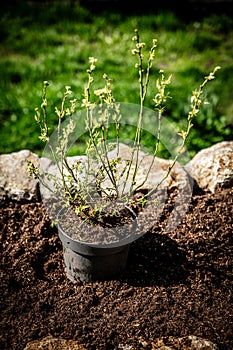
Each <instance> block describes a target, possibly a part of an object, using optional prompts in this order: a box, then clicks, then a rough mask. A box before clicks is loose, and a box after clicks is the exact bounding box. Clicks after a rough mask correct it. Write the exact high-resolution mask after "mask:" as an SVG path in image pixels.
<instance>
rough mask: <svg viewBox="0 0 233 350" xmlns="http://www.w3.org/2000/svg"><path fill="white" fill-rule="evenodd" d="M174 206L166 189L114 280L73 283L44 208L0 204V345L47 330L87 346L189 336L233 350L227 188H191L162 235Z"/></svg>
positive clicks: (231, 224) (136, 344)
mask: <svg viewBox="0 0 233 350" xmlns="http://www.w3.org/2000/svg"><path fill="white" fill-rule="evenodd" d="M173 205H174V203H173V194H171V196H170V198H168V200H167V203H166V205H165V206H164V208H163V214H162V215H161V216H160V221H159V222H157V221H156V220H155V222H154V225H153V227H152V228H151V229H150V230H149V231H148V232H147V233H146V234H145V235H144V236H143V237H141V238H139V239H138V240H137V241H135V242H134V243H132V244H131V247H130V254H129V259H128V265H127V268H126V270H125V272H124V273H123V274H122V275H121V276H119V277H118V278H117V279H114V280H109V281H104V282H93V283H86V284H82V283H81V282H80V283H76V284H73V283H72V282H71V281H69V279H68V278H67V277H66V275H65V272H64V265H63V256H62V245H61V242H60V240H59V238H58V234H57V229H56V228H55V227H54V228H51V225H50V224H51V223H50V219H49V217H48V215H47V214H46V211H45V209H44V207H43V204H42V203H41V202H37V203H19V202H14V201H9V200H8V201H5V202H3V203H1V211H0V220H1V224H0V240H1V245H0V246H1V270H0V277H1V283H0V303H1V304H0V314H1V325H0V329H1V330H0V348H1V349H2V350H23V349H24V348H25V346H26V344H27V343H28V342H29V341H32V340H36V339H41V338H44V337H46V336H48V335H51V336H53V337H61V338H63V339H70V340H71V339H73V340H77V341H78V342H80V343H81V344H83V345H84V346H85V347H86V348H87V349H88V350H89V349H90V350H93V349H98V350H101V349H122V348H123V347H124V346H125V348H127V345H128V348H130V346H132V347H131V348H130V349H152V343H153V341H154V340H155V339H156V338H159V337H162V336H177V337H180V336H181V337H182V336H187V335H195V336H198V337H202V338H204V339H208V340H210V341H212V342H214V343H215V344H217V346H218V347H219V349H220V350H230V349H233V327H232V314H233V311H232V310H233V303H232V280H233V269H232V262H233V250H232V243H233V240H232V232H233V215H232V214H233V188H225V189H219V190H218V191H217V192H216V194H214V195H213V194H210V193H202V192H201V191H198V190H196V191H195V193H194V194H193V197H192V200H191V202H190V203H189V210H188V212H187V213H186V215H185V217H184V218H183V220H182V221H181V223H180V224H179V226H178V227H177V228H176V229H174V230H173V231H171V232H166V229H165V227H166V225H165V222H166V220H167V217H169V213H170V212H171V210H172V208H173Z"/></svg>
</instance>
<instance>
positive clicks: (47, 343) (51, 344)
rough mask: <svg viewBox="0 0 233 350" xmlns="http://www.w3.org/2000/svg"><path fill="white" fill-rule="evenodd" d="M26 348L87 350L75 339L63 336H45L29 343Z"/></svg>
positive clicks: (35, 349) (38, 349)
mask: <svg viewBox="0 0 233 350" xmlns="http://www.w3.org/2000/svg"><path fill="white" fill-rule="evenodd" d="M24 350H87V349H86V348H85V347H83V345H81V344H79V343H78V342H76V341H74V340H65V339H62V338H53V337H51V336H48V337H45V338H43V339H41V340H34V341H31V342H29V343H27V345H26V347H25V348H24Z"/></svg>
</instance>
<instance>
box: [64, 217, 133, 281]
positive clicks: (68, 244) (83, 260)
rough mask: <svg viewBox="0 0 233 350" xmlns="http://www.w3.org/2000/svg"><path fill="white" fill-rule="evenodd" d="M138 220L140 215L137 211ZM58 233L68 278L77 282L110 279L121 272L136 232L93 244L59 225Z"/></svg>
mask: <svg viewBox="0 0 233 350" xmlns="http://www.w3.org/2000/svg"><path fill="white" fill-rule="evenodd" d="M135 223H136V225H137V217H136V214H135ZM58 234H59V237H60V239H61V241H62V245H63V257H64V263H65V271H66V275H67V277H68V278H69V279H70V280H71V281H72V282H76V281H78V280H81V281H82V282H90V281H96V280H99V281H101V280H108V279H111V278H113V277H115V276H117V275H119V274H120V273H121V272H122V271H123V270H124V269H125V267H126V263H127V258H128V252H129V246H130V243H131V242H132V241H134V240H135V239H136V238H135V235H134V233H133V232H132V235H130V236H129V237H126V238H124V239H122V240H120V241H119V242H114V243H109V244H108V243H107V244H93V243H87V242H80V241H78V240H75V239H73V238H72V237H70V235H68V234H67V233H66V232H64V230H63V229H62V227H61V225H59V224H58Z"/></svg>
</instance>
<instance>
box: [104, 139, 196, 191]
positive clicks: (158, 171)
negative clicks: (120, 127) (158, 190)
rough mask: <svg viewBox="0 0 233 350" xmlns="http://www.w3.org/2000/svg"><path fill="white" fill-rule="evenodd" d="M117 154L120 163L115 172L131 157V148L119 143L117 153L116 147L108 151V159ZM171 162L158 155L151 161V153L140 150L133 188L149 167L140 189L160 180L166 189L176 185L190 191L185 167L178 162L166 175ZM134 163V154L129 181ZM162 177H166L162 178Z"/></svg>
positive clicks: (151, 186)
mask: <svg viewBox="0 0 233 350" xmlns="http://www.w3.org/2000/svg"><path fill="white" fill-rule="evenodd" d="M117 156H119V157H120V159H121V161H120V164H119V165H117V173H118V174H121V173H122V171H123V170H124V166H125V165H126V163H127V161H129V160H130V159H131V148H130V147H129V146H127V145H125V144H120V145H119V151H118V153H117V151H116V149H114V150H113V151H110V152H109V159H114V158H116V157H117ZM172 162H173V161H172V160H168V159H163V158H159V157H155V158H154V161H153V156H152V155H151V154H147V153H145V152H143V151H141V150H140V151H139V156H138V170H137V174H136V177H135V181H136V185H135V188H136V187H137V186H138V185H141V184H142V183H143V182H144V179H145V177H146V176H147V173H148V170H149V169H150V171H149V174H148V176H147V178H146V181H145V182H144V184H143V185H142V187H141V188H142V189H149V190H150V189H152V188H154V187H155V186H156V185H158V184H159V183H160V182H162V183H161V185H160V186H161V187H163V188H166V189H171V188H174V187H177V188H179V189H188V191H190V186H191V185H192V184H191V183H190V178H189V176H188V173H187V172H186V170H185V168H184V167H183V166H181V165H180V163H179V162H176V163H175V165H174V167H173V168H172V170H171V172H170V174H169V175H168V176H167V177H166V173H167V171H168V169H169V167H170V166H171V164H172ZM135 164H136V156H134V158H133V162H132V167H131V170H130V174H129V183H130V181H131V180H132V178H133V169H134V165H135ZM151 164H152V166H151ZM150 167H151V168H150ZM164 177H166V178H165V179H164V180H163V178H164ZM162 180H163V181H162Z"/></svg>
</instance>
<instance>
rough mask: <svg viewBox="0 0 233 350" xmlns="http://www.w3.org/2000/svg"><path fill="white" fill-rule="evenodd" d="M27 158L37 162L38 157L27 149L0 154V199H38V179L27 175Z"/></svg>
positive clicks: (36, 163)
mask: <svg viewBox="0 0 233 350" xmlns="http://www.w3.org/2000/svg"><path fill="white" fill-rule="evenodd" d="M27 160H29V161H32V162H33V163H34V164H35V165H38V164H39V157H38V156H37V155H36V154H34V153H32V152H30V151H29V150H22V151H19V152H13V153H10V154H2V155H0V200H3V199H5V198H10V199H14V200H18V201H21V200H23V201H36V200H38V199H39V197H40V194H39V189H38V180H35V179H33V178H32V177H29V175H28V173H27Z"/></svg>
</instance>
